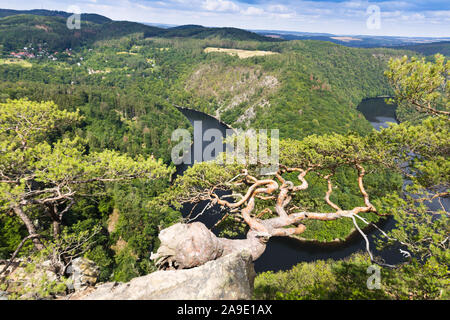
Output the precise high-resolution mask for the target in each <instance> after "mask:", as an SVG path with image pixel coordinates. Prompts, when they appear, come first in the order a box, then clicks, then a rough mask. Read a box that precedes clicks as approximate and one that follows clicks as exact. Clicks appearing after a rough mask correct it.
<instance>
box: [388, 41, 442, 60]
mask: <svg viewBox="0 0 450 320" xmlns="http://www.w3.org/2000/svg"><path fill="white" fill-rule="evenodd" d="M394 49H400V50H411V51H416V52H419V53H421V54H423V55H424V56H430V55H434V54H436V53H442V54H443V55H445V56H448V57H450V41H442V42H434V43H424V44H413V45H407V46H398V47H394Z"/></svg>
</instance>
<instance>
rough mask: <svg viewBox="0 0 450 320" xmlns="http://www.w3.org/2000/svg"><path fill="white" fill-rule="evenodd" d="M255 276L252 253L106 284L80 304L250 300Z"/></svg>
mask: <svg viewBox="0 0 450 320" xmlns="http://www.w3.org/2000/svg"><path fill="white" fill-rule="evenodd" d="M255 276H256V274H255V270H254V268H253V262H252V257H251V253H250V252H248V251H241V252H236V253H232V254H229V255H226V256H224V257H222V258H220V259H217V260H214V261H209V262H207V263H205V264H204V265H202V266H200V267H196V268H193V269H183V270H168V271H157V272H154V273H151V274H149V275H147V276H143V277H139V278H134V279H132V280H131V281H130V282H128V283H106V284H103V285H100V286H99V287H98V288H97V289H96V290H95V291H94V292H93V293H91V294H89V295H87V296H85V297H84V298H83V300H237V299H251V297H252V293H253V281H254V278H255Z"/></svg>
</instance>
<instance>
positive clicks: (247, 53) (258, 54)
mask: <svg viewBox="0 0 450 320" xmlns="http://www.w3.org/2000/svg"><path fill="white" fill-rule="evenodd" d="M205 52H206V53H210V52H220V53H226V54H229V55H231V56H234V55H237V56H238V57H239V58H241V59H245V58H250V57H261V56H267V55H272V54H278V53H277V52H272V51H253V50H240V49H224V48H211V47H209V48H205Z"/></svg>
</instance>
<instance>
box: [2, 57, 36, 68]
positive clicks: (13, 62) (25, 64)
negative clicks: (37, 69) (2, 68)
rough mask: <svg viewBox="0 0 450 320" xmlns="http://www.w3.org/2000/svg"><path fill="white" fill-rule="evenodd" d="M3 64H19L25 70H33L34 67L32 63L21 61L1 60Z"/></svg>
mask: <svg viewBox="0 0 450 320" xmlns="http://www.w3.org/2000/svg"><path fill="white" fill-rule="evenodd" d="M1 64H18V65H20V66H22V67H24V68H31V67H32V66H33V65H32V64H31V63H30V62H28V61H26V60H21V59H0V65H1Z"/></svg>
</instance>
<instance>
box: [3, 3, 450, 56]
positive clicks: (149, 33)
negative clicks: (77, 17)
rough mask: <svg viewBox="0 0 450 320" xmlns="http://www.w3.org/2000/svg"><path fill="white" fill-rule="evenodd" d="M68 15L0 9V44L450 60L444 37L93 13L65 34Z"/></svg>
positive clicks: (10, 47)
mask: <svg viewBox="0 0 450 320" xmlns="http://www.w3.org/2000/svg"><path fill="white" fill-rule="evenodd" d="M70 15H72V13H68V12H64V11H51V10H43V9H36V10H10V9H0V44H2V45H3V48H4V49H6V50H13V49H16V48H20V47H23V46H26V45H28V44H29V43H46V44H47V45H48V47H49V49H54V50H62V49H64V48H68V47H71V48H72V47H77V46H79V45H85V44H87V43H90V42H92V41H96V40H102V39H109V38H116V37H121V36H124V35H127V34H132V33H143V34H144V36H145V37H161V38H177V37H179V38H194V39H208V38H221V39H230V40H246V41H262V42H280V41H289V40H320V41H329V42H333V43H336V44H340V45H344V46H347V47H362V48H373V47H390V48H394V49H406V50H412V51H416V52H419V53H421V54H424V55H432V54H435V53H437V52H440V53H443V54H445V55H447V56H450V37H449V38H441V39H438V38H420V37H418V38H407V37H383V36H353V35H352V36H345V35H344V36H342V35H333V34H328V33H307V32H295V31H279V30H243V29H237V28H212V27H204V26H200V25H184V26H172V25H162V24H150V23H138V22H130V21H113V20H111V19H109V18H107V17H105V16H102V15H99V14H92V13H84V14H82V15H81V22H82V28H81V29H80V30H70V29H68V28H67V26H66V19H67V18H68V17H69V16H70Z"/></svg>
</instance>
